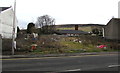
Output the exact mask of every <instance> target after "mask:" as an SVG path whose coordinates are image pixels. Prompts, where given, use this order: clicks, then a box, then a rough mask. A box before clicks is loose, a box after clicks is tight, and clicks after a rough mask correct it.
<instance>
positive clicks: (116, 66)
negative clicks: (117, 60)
mask: <svg viewBox="0 0 120 73" xmlns="http://www.w3.org/2000/svg"><path fill="white" fill-rule="evenodd" d="M118 66H120V65H109V66H108V67H118Z"/></svg>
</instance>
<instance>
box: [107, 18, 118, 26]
mask: <svg viewBox="0 0 120 73" xmlns="http://www.w3.org/2000/svg"><path fill="white" fill-rule="evenodd" d="M115 20H117V21H120V18H112V19H111V20H110V21H109V22H108V23H107V25H108V24H109V23H110V22H112V21H115Z"/></svg>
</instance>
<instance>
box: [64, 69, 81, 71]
mask: <svg viewBox="0 0 120 73" xmlns="http://www.w3.org/2000/svg"><path fill="white" fill-rule="evenodd" d="M66 71H81V69H73V70H66Z"/></svg>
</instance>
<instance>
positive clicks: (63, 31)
mask: <svg viewBox="0 0 120 73" xmlns="http://www.w3.org/2000/svg"><path fill="white" fill-rule="evenodd" d="M58 33H61V34H88V32H84V31H80V30H59V31H58Z"/></svg>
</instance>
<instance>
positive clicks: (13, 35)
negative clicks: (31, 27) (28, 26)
mask: <svg viewBox="0 0 120 73" xmlns="http://www.w3.org/2000/svg"><path fill="white" fill-rule="evenodd" d="M13 12H14V14H13V32H12V55H14V53H15V50H14V41H15V15H16V0H15V2H14V11H13Z"/></svg>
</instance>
